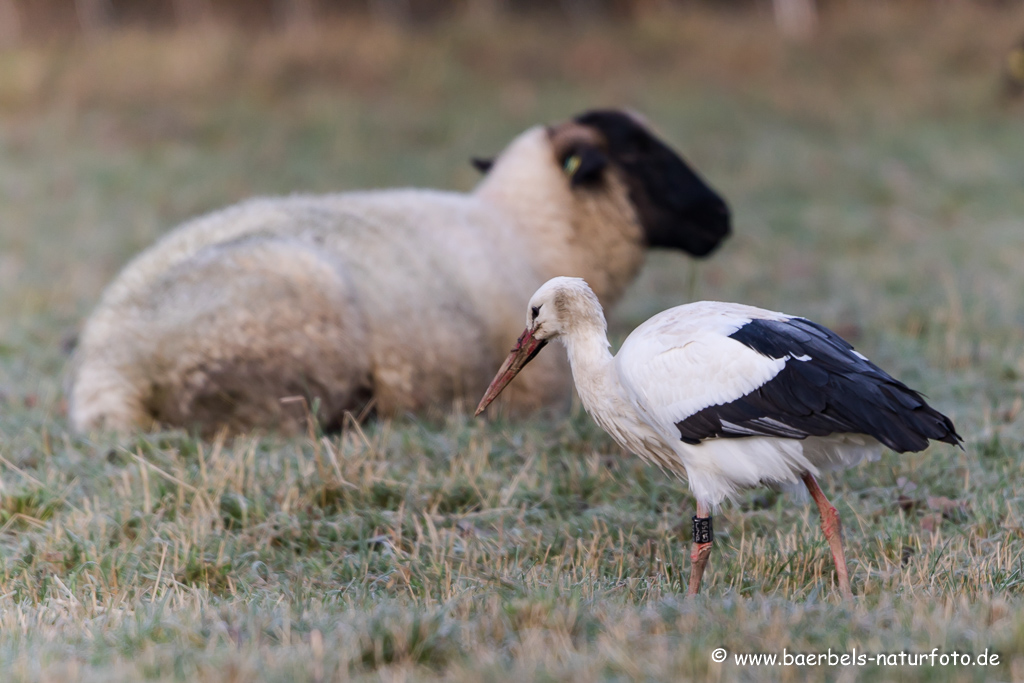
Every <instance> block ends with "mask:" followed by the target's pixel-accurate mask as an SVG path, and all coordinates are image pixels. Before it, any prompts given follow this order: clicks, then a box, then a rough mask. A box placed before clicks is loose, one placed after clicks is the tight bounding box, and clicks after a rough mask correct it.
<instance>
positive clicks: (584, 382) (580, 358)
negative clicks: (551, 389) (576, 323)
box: [563, 326, 620, 417]
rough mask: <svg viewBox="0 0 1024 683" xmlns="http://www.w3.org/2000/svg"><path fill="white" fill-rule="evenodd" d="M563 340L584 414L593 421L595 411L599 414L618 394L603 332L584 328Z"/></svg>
mask: <svg viewBox="0 0 1024 683" xmlns="http://www.w3.org/2000/svg"><path fill="white" fill-rule="evenodd" d="M563 340H564V342H565V348H566V350H567V351H568V354H569V365H570V367H571V368H572V377H573V380H574V381H575V383H576V391H577V392H578V393H579V395H580V400H581V401H583V406H584V407H585V408H586V409H587V412H588V413H590V414H591V415H594V416H595V417H596V414H595V411H599V410H601V408H602V407H603V406H604V405H605V404H606V403H607V402H608V398H609V397H611V396H618V395H619V394H620V391H619V381H618V377H617V376H616V375H615V372H614V365H613V363H612V361H613V360H614V358H613V356H612V354H611V351H610V350H609V348H608V347H609V344H608V336H607V334H606V333H605V331H604V330H603V329H600V328H598V327H596V326H586V327H583V328H582V329H577V330H574V331H573V332H572V333H571V334H568V335H565V336H564V337H563Z"/></svg>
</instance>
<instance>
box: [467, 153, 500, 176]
mask: <svg viewBox="0 0 1024 683" xmlns="http://www.w3.org/2000/svg"><path fill="white" fill-rule="evenodd" d="M469 163H471V164H473V168H475V169H476V170H478V171H480V172H481V173H487V172H488V171H490V170H491V167H492V166H494V159H483V158H481V157H473V158H472V159H470V160H469Z"/></svg>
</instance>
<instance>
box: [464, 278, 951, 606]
mask: <svg viewBox="0 0 1024 683" xmlns="http://www.w3.org/2000/svg"><path fill="white" fill-rule="evenodd" d="M554 338H558V339H560V340H561V341H562V342H563V343H564V344H565V347H566V349H567V351H568V355H569V363H570V365H571V367H572V374H573V379H574V380H575V383H576V388H577V391H578V393H579V395H580V399H581V400H582V402H583V405H584V407H585V408H586V410H587V412H588V413H590V415H591V416H592V417H593V418H594V420H595V421H596V422H597V423H598V424H599V425H600V426H601V427H602V428H603V429H604V430H605V431H607V432H608V433H609V434H610V435H611V436H612V438H614V439H615V440H616V441H617V442H618V443H619V444H620V445H622V446H623V447H624V448H626V449H628V450H630V451H632V452H633V453H635V454H637V455H639V456H640V457H642V458H644V459H645V460H648V461H650V462H653V463H655V464H657V465H658V466H659V467H661V468H662V469H663V470H664V471H666V472H669V473H671V474H674V475H676V476H679V477H681V478H685V479H686V480H687V481H688V482H689V486H690V489H691V491H692V492H693V494H694V497H695V498H696V500H697V517H695V529H696V528H697V522H698V520H701V521H704V522H705V523H706V525H707V531H708V536H707V539H706V540H704V541H700V539H697V538H695V544H694V548H693V552H692V553H691V558H692V560H693V564H694V566H693V572H692V573H691V579H690V592H691V593H696V592H697V590H698V589H699V586H700V578H701V575H702V573H703V569H704V565H705V564H706V562H707V558H708V556H709V554H710V549H711V542H710V519H711V512H712V510H714V509H716V508H717V507H718V506H719V505H720V504H721V503H722V501H723V500H724V499H725V498H727V497H731V496H733V495H734V494H735V493H736V492H737V491H738V490H741V489H745V488H750V487H753V486H758V485H763V484H767V485H777V484H786V483H796V482H799V481H803V482H804V484H805V485H806V486H807V488H808V490H809V491H810V493H811V495H812V497H813V498H814V500H815V502H816V503H817V504H818V507H819V511H820V512H821V515H822V529H823V530H824V532H825V535H826V537H827V538H828V541H829V544H830V546H831V548H832V552H833V556H834V559H835V561H836V568H837V574H838V578H839V583H840V589H841V590H842V592H843V595H844V596H845V597H850V596H851V595H852V593H851V591H850V587H849V579H848V575H847V571H846V562H845V558H844V556H843V548H842V537H841V528H840V524H839V517H838V515H837V514H836V511H835V508H833V507H832V505H831V504H830V503H829V502H828V500H827V499H826V498H825V495H824V493H822V491H821V489H820V487H818V484H817V482H816V480H815V476H816V475H818V474H819V473H820V472H821V471H824V470H829V469H834V468H837V467H847V466H850V465H853V464H855V463H857V462H860V461H861V460H863V459H865V458H869V459H873V458H875V457H877V456H878V454H879V453H880V451H881V447H882V445H883V444H884V445H886V446H888V447H889V448H892V449H893V450H895V451H897V452H906V451H919V450H923V449H924V448H926V447H927V445H928V441H929V439H936V440H939V441H945V442H946V443H950V444H959V442H960V437H959V436H958V435H957V433H956V430H955V428H954V427H953V424H952V422H950V420H949V419H948V418H947V417H945V416H944V415H942V414H941V413H939V412H937V411H936V410H934V409H933V408H931V407H930V406H929V405H928V404H927V403H925V401H924V399H923V398H922V397H921V395H920V394H918V393H917V392H916V391H914V390H913V389H910V388H909V387H907V386H906V385H904V384H902V383H901V382H899V381H897V380H895V379H893V378H892V377H890V376H889V375H888V374H886V373H885V372H884V371H883V370H881V369H880V368H878V367H877V366H875V365H874V364H872V363H871V362H870V361H869V360H868V359H867V358H865V357H864V356H863V355H861V354H860V353H858V352H857V351H855V350H854V349H853V347H852V346H850V344H848V343H847V342H846V341H844V340H843V339H842V338H841V337H839V336H838V335H836V334H835V333H834V332H832V331H830V330H828V329H827V328H825V327H822V326H820V325H817V324H816V323H813V322H811V321H809V320H806V319H804V318H798V317H793V316H789V315H785V314H783V313H776V312H773V311H767V310H764V309H760V308H755V307H752V306H744V305H740V304H729V303H719V302H707V301H705V302H699V303H693V304H688V305H685V306H678V307H676V308H672V309H669V310H667V311H664V312H662V313H659V314H658V315H655V316H654V317H653V318H651V319H650V320H648V321H647V322H645V323H643V324H642V325H640V326H639V327H638V328H636V329H635V330H634V331H633V332H632V334H630V335H629V337H628V338H627V339H626V341H625V342H624V343H623V345H622V348H621V349H620V350H619V353H618V354H617V355H615V356H613V355H612V354H611V352H610V351H609V343H608V337H607V325H606V323H605V318H604V313H603V311H602V309H601V305H600V303H599V302H598V300H597V297H596V296H595V295H594V293H593V292H592V291H591V289H590V287H589V286H588V285H587V283H586V282H584V281H583V280H581V279H579V278H565V277H559V278H554V279H552V280H549V281H548V282H547V283H545V284H544V285H543V286H542V287H541V288H540V289H538V290H537V292H536V293H535V294H534V296H533V298H532V299H531V301H530V308H529V313H528V319H527V329H526V331H525V332H524V333H523V336H522V337H520V339H519V343H518V344H517V346H516V348H515V349H513V351H512V353H511V354H510V356H509V358H508V359H507V360H506V362H505V365H503V366H502V368H501V370H499V372H498V375H497V376H496V377H495V379H494V381H493V382H492V384H491V386H490V388H489V389H488V391H487V393H486V394H485V395H484V398H483V399H482V400H481V402H480V407H479V408H478V409H477V413H478V414H479V413H480V412H482V411H483V409H484V408H486V406H487V405H488V404H489V403H490V402H491V401H492V400H493V399H494V398H495V397H496V396H497V395H498V393H499V392H500V391H501V390H502V388H503V387H504V386H505V385H506V384H508V382H509V381H511V379H512V378H513V377H514V376H515V374H516V373H517V372H519V370H520V369H521V368H522V367H523V366H524V365H525V364H526V363H527V362H529V360H531V359H532V358H533V357H534V356H535V355H536V354H537V353H538V352H539V351H540V348H541V347H543V345H544V344H545V343H546V342H547V341H549V340H550V339H554Z"/></svg>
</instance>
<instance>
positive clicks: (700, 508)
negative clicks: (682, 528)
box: [687, 502, 711, 595]
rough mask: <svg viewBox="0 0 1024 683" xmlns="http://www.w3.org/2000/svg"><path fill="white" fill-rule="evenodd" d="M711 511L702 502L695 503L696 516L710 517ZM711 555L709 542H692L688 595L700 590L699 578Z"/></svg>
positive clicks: (701, 576)
mask: <svg viewBox="0 0 1024 683" xmlns="http://www.w3.org/2000/svg"><path fill="white" fill-rule="evenodd" d="M710 513H711V511H710V510H708V506H707V505H704V504H703V503H700V502H698V503H697V516H698V517H710V516H711V514H710ZM710 556H711V543H710V542H709V543H694V544H693V547H692V548H691V550H690V566H691V568H690V590H689V591H687V594H688V595H696V594H697V593H699V592H700V580H701V578H703V576H704V567H706V566H707V564H708V558H709V557H710Z"/></svg>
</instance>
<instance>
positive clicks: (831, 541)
mask: <svg viewBox="0 0 1024 683" xmlns="http://www.w3.org/2000/svg"><path fill="white" fill-rule="evenodd" d="M803 480H804V484H806V485H807V490H808V491H810V492H811V498H814V502H815V503H817V504H818V512H820V513H821V530H822V531H824V532H825V538H826V539H827V540H828V545H829V547H830V548H832V559H833V560H834V561H835V563H836V575H837V576H838V577H839V592H840V593H842V594H843V599H845V600H853V591H852V590H850V573H849V572H848V571H847V569H846V553H845V552H844V551H843V525H842V524H841V523H840V521H839V513H838V512H836V509H835V508H834V507H832V503H830V502H828V498H826V497H825V492H824V491H822V490H821V487H820V486H818V482H817V481H816V480H815V479H814V475H812V474H811V473H810V472H804V475H803Z"/></svg>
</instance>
